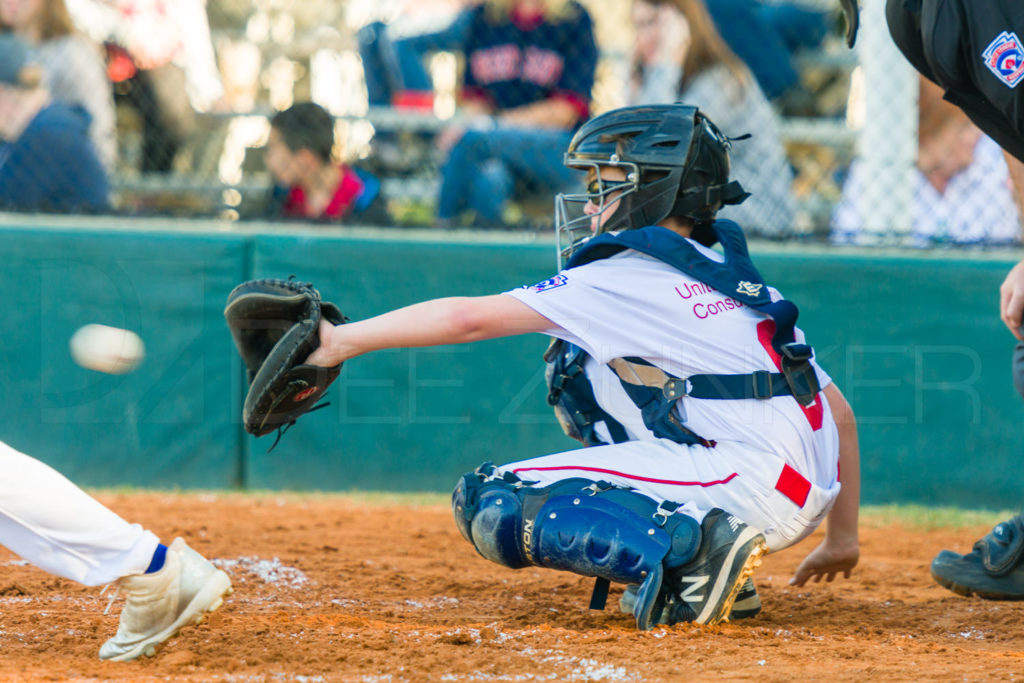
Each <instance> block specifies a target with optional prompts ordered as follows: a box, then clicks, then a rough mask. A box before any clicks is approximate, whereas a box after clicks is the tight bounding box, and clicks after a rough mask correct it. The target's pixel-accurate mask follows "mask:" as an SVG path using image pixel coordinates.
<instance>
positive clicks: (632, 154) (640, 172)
mask: <svg viewBox="0 0 1024 683" xmlns="http://www.w3.org/2000/svg"><path fill="white" fill-rule="evenodd" d="M730 146H731V144H730V142H729V139H728V138H727V137H725V135H723V134H722V132H721V131H719V130H718V128H717V127H715V124H713V123H712V122H711V120H710V119H708V118H707V117H706V116H705V115H704V114H702V113H701V112H700V111H699V110H698V109H697V107H691V106H687V105H683V104H663V105H641V106H634V107H624V108H622V109H615V110H613V111H610V112H607V113H605V114H602V115H600V116H597V117H595V118H593V119H591V120H590V121H588V122H587V123H586V124H584V125H583V126H582V127H581V128H580V129H579V131H577V133H576V135H575V136H574V137H573V139H572V141H571V142H570V143H569V149H568V151H567V152H566V153H565V165H566V166H569V167H570V168H578V169H581V170H589V169H593V170H594V171H595V173H596V179H597V182H596V183H593V184H592V187H591V188H590V189H588V191H587V192H586V193H585V194H560V195H558V196H557V197H556V199H555V228H556V233H557V236H558V242H559V253H560V255H561V257H562V258H567V257H568V256H569V255H571V254H572V252H573V251H574V249H575V247H576V246H578V244H579V243H580V242H582V241H584V240H585V239H586V238H589V237H590V236H591V234H592V231H591V216H588V215H585V214H584V212H583V208H584V206H585V205H586V203H587V202H593V203H594V205H595V206H596V207H597V212H596V213H597V214H598V215H600V214H603V213H604V211H605V210H607V208H609V206H610V205H611V203H612V202H611V201H609V195H611V194H612V193H613V192H618V193H619V194H617V195H616V196H615V197H612V198H611V199H612V200H614V199H618V200H619V202H618V205H617V206H616V207H615V209H614V212H613V213H612V215H611V216H610V217H609V218H608V219H607V220H606V221H605V223H604V225H603V226H601V228H600V229H599V231H600V232H609V231H616V230H629V229H632V228H642V227H645V226H648V225H655V224H657V223H660V222H661V221H663V220H664V219H665V218H667V217H669V216H678V217H686V218H689V219H691V220H692V221H693V223H694V225H695V226H696V231H695V232H698V233H699V232H701V226H706V225H707V224H709V223H711V221H713V220H714V218H715V214H716V213H717V212H718V210H719V209H720V208H722V205H723V204H739V203H740V202H742V201H743V200H744V199H746V198H747V196H748V195H747V193H745V192H744V191H743V188H742V187H740V185H739V183H737V182H735V181H733V182H729V149H730ZM602 166H617V167H621V168H622V169H623V170H624V171H625V173H626V181H625V182H624V183H608V182H600V177H601V176H600V169H601V167H602ZM706 232H707V233H710V231H709V230H707V231H706Z"/></svg>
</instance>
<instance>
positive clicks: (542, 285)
mask: <svg viewBox="0 0 1024 683" xmlns="http://www.w3.org/2000/svg"><path fill="white" fill-rule="evenodd" d="M568 282H569V278H568V277H566V276H565V275H556V276H554V277H549V278H548V279H547V280H543V281H542V282H538V283H537V284H535V285H533V286H531V287H527V288H526V289H528V290H530V291H531V292H536V293H538V294H540V293H541V292H547V291H550V290H552V289H555V288H556V287H561V286H562V285H565V284H568Z"/></svg>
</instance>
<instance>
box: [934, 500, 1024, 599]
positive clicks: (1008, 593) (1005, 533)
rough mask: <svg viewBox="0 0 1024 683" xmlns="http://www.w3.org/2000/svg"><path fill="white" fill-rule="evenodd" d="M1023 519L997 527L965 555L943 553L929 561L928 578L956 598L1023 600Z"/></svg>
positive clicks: (950, 552) (1020, 517) (1020, 516)
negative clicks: (953, 594) (955, 595)
mask: <svg viewBox="0 0 1024 683" xmlns="http://www.w3.org/2000/svg"><path fill="white" fill-rule="evenodd" d="M1022 556H1024V515H1017V516H1016V517H1014V518H1013V519H1010V520H1007V521H1005V522H1003V523H1001V524H997V525H996V527H995V528H994V529H992V531H991V532H990V533H989V534H988V535H986V536H985V537H984V538H982V539H981V540H980V541H978V542H977V543H975V544H974V549H973V550H971V552H969V553H967V554H966V555H959V554H957V553H954V552H952V551H950V550H943V551H942V552H940V553H939V554H938V555H937V556H936V557H935V559H934V560H932V578H933V579H935V581H936V583H938V584H939V585H940V586H943V587H945V588H948V589H949V590H951V591H953V592H954V593H956V594H958V595H963V596H968V597H969V596H971V595H977V596H978V597H981V598H985V599H986V600H1024V563H1022V561H1021V558H1022Z"/></svg>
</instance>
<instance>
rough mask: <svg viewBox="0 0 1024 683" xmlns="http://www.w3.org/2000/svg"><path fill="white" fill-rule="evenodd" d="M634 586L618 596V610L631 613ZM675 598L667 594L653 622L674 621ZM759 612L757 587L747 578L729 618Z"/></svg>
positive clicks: (738, 617)
mask: <svg viewBox="0 0 1024 683" xmlns="http://www.w3.org/2000/svg"><path fill="white" fill-rule="evenodd" d="M636 589H637V587H636V586H626V590H625V591H623V593H622V597H621V598H619V611H621V612H622V613H623V614H632V613H633V605H635V604H636ZM674 603H675V600H673V599H672V596H669V597H668V599H666V600H665V605H664V607H663V608H662V610H661V612H660V613H659V614H658V615H657V618H656V619H655V623H658V624H672V623H676V622H674V621H670V619H671V617H672V614H673V607H672V605H673V604H674ZM760 613H761V596H760V595H758V594H757V588H755V587H754V580H753V579H747V580H746V582H744V584H743V586H741V587H740V592H739V593H737V594H736V601H735V602H734V603H733V604H732V610H730V612H729V620H730V621H732V620H733V619H750V618H751V617H756V616H757V615H758V614H760ZM684 621H693V619H692V618H691V619H686V620H684Z"/></svg>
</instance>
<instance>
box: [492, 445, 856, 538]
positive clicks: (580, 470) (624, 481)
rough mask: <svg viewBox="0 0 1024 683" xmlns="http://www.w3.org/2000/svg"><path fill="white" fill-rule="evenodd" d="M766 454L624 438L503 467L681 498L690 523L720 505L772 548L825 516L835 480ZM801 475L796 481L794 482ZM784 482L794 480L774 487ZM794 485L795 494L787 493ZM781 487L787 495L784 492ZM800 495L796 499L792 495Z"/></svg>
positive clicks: (542, 478) (529, 475)
mask: <svg viewBox="0 0 1024 683" xmlns="http://www.w3.org/2000/svg"><path fill="white" fill-rule="evenodd" d="M786 468H787V464H786V462H785V461H784V460H783V459H782V458H780V457H779V456H777V455H775V454H773V453H767V452H764V451H757V450H753V449H751V448H750V447H749V446H747V445H746V444H741V443H738V442H722V441H720V442H718V444H717V445H716V446H715V447H714V448H706V447H704V446H682V445H679V444H676V443H673V442H671V441H668V440H665V439H661V440H658V441H627V442H626V443H620V444H612V445H608V446H594V447H591V448H582V449H578V450H573V451H566V452H564V453H555V454H553V455H546V456H543V457H540V458H533V459H530V460H523V461H519V462H514V463H509V464H507V465H503V466H502V467H500V468H499V469H500V470H502V471H511V472H515V473H516V474H517V475H519V477H520V478H522V479H524V480H527V481H536V482H538V485H539V486H546V485H548V484H551V483H554V482H556V481H559V480H562V479H568V478H571V477H583V478H586V479H591V480H594V481H597V480H602V479H603V480H605V481H609V482H611V483H613V484H617V485H620V486H629V487H632V488H633V489H635V490H636V491H637V492H639V493H642V494H644V495H646V496H649V497H651V498H653V499H654V500H656V501H658V502H661V501H662V500H671V501H674V502H677V503H681V504H683V505H682V507H681V508H679V510H678V511H677V512H680V513H683V514H687V515H689V516H691V517H693V518H695V519H696V520H697V521H698V522H701V521H703V519H704V515H705V514H706V513H707V512H708V511H710V510H711V509H713V508H721V509H722V510H725V511H726V512H729V513H730V514H732V515H735V516H736V517H738V518H740V519H742V520H743V521H744V522H746V523H747V524H749V525H751V526H752V527H754V528H755V529H758V530H759V531H761V532H762V533H763V534H764V536H765V539H766V540H767V542H768V547H769V548H770V549H771V550H772V551H775V550H781V549H783V548H785V547H787V546H790V545H792V544H794V543H796V542H797V541H799V540H800V539H802V538H804V537H805V536H807V535H808V534H810V533H811V532H812V531H814V529H815V528H816V527H817V526H818V524H820V523H821V521H822V520H823V519H824V518H825V515H826V514H828V511H829V510H830V509H831V507H832V503H833V502H834V501H835V497H836V496H837V495H838V494H839V483H838V482H834V483H833V485H832V486H830V487H829V488H828V489H825V488H822V487H819V486H815V485H814V484H812V483H811V482H810V481H806V480H805V479H803V477H802V476H800V475H799V473H797V472H795V471H793V469H792V467H789V470H788V473H787V476H786V477H784V476H783V474H784V470H786ZM801 480H802V481H801ZM784 481H786V482H790V483H793V484H795V486H785V485H782V489H783V490H780V488H779V487H780V485H781V484H782V482H784ZM794 489H795V491H796V494H801V495H795V494H794ZM787 492H788V495H787ZM794 497H795V498H797V499H798V500H799V499H800V498H803V501H802V504H801V503H798V502H797V501H795V500H793V498H794Z"/></svg>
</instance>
